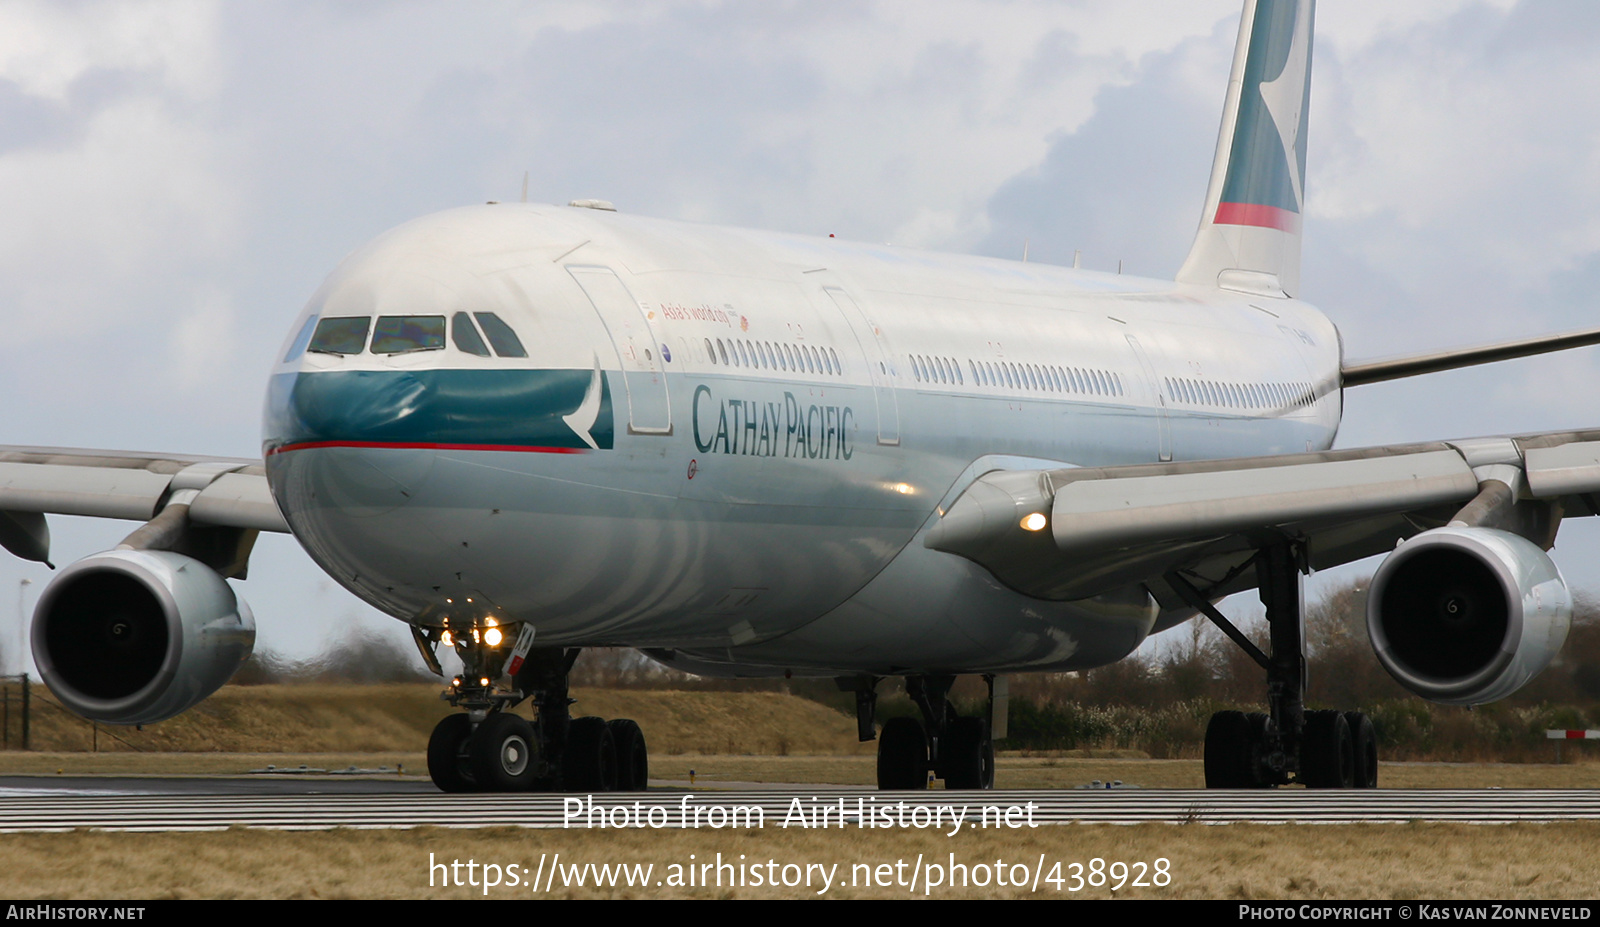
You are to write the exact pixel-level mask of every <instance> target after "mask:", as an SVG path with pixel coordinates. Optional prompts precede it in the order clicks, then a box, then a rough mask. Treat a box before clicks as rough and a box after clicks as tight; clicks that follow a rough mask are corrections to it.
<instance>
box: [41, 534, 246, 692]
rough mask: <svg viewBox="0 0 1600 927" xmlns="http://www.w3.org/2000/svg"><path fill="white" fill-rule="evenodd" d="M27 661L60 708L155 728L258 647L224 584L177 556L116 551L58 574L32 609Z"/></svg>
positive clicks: (212, 573)
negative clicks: (30, 658) (30, 653)
mask: <svg viewBox="0 0 1600 927" xmlns="http://www.w3.org/2000/svg"><path fill="white" fill-rule="evenodd" d="M32 637H33V659H34V662H35V663H36V664H38V667H39V674H40V675H41V676H42V677H44V681H45V684H46V685H48V686H49V687H50V691H51V692H53V693H55V696H56V698H59V699H60V700H61V702H62V704H64V705H66V706H67V707H68V708H70V709H71V710H72V711H74V712H76V713H77V714H79V715H82V716H83V717H85V718H90V719H93V720H95V721H104V722H106V723H109V724H152V723H154V722H157V721H165V720H166V719H168V718H170V717H172V716H173V715H176V714H179V713H180V712H183V711H185V710H187V709H189V708H191V707H193V706H194V705H195V704H197V703H199V702H200V700H201V699H204V698H205V697H206V696H208V695H210V694H211V693H213V692H215V691H217V689H218V688H220V687H221V686H222V684H223V683H225V682H227V681H228V679H229V678H231V677H232V676H233V673H234V671H235V670H237V669H238V668H239V666H240V665H241V664H243V663H244V661H245V660H247V659H249V657H250V651H251V650H252V648H253V647H254V646H255V638H256V628H255V619H254V617H252V615H251V614H250V608H249V606H247V605H246V604H245V603H244V600H243V599H240V598H238V597H236V596H235V595H234V593H233V589H232V588H231V587H230V586H229V585H228V583H227V581H226V580H224V579H223V578H222V577H221V576H219V575H217V573H216V572H215V571H214V570H212V569H210V568H209V567H207V566H206V565H205V564H203V563H201V562H200V561H198V560H195V559H193V558H190V557H185V556H183V555H182V554H175V553H171V552H170V551H153V550H113V551H107V552H105V553H99V554H92V555H90V556H88V557H85V558H84V559H82V560H79V561H78V562H77V563H74V564H73V565H71V566H69V567H67V568H66V569H65V570H62V571H61V575H60V576H58V577H56V579H55V580H54V581H53V582H51V583H50V585H49V586H48V587H46V589H45V590H44V593H43V594H42V595H40V596H39V604H38V607H37V608H35V609H34V613H33V632H32Z"/></svg>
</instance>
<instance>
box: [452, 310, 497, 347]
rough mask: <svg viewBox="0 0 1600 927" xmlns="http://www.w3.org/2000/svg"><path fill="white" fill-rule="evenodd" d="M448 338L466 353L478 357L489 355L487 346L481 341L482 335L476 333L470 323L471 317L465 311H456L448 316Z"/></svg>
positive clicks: (475, 328)
mask: <svg viewBox="0 0 1600 927" xmlns="http://www.w3.org/2000/svg"><path fill="white" fill-rule="evenodd" d="M450 340H451V341H454V342H455V343H456V347H458V348H460V349H461V350H462V351H465V352H466V353H468V354H476V355H477V356H479V357H488V356H489V346H488V345H486V344H484V343H483V337H482V336H481V335H479V334H478V329H477V327H476V326H475V325H473V324H472V317H471V316H469V315H467V314H466V313H465V312H458V313H456V314H455V315H453V316H451V317H450Z"/></svg>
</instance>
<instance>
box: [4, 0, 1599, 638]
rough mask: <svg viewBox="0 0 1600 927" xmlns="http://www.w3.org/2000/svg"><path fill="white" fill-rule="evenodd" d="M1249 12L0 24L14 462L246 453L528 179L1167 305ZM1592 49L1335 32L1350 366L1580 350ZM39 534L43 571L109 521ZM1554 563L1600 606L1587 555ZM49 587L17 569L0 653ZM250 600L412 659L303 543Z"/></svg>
mask: <svg viewBox="0 0 1600 927" xmlns="http://www.w3.org/2000/svg"><path fill="white" fill-rule="evenodd" d="M1238 12H1239V4H1238V3H1237V2H1236V0H1203V2H1197V0H1183V2H1133V0H1114V2H1089V0H1083V2H1054V3H1042V2H1041V3H1029V2H1017V3H982V4H978V3H967V2H927V0H923V2H917V3H909V2H907V3H862V2H850V3H826V2H814V0H813V2H806V3H790V4H784V3H768V2H760V3H757V2H749V3H717V2H710V0H705V2H697V3H672V2H655V3H650V4H639V3H615V4H606V3H597V2H584V3H581V4H578V3H570V2H567V3H549V4H512V3H473V4H458V3H451V4H444V3H421V2H418V3H398V2H396V3H344V4H326V3H266V2H261V3H255V2H227V3H209V2H171V3H159V2H152V3H142V4H131V3H124V2H111V3H93V2H73V3H54V2H52V3H30V2H19V0H4V2H0V318H3V319H5V320H6V323H7V324H6V326H5V332H6V337H5V338H4V339H3V340H0V395H3V396H4V406H3V408H4V411H3V412H0V442H3V443H7V444H29V445H59V446H84V447H111V448H126V449H139V450H156V451H168V452H188V453H205V454H223V455H234V456H249V455H254V454H257V453H259V445H258V441H259V427H260V422H259V408H260V404H261V397H262V393H263V388H264V383H265V377H266V374H267V371H268V368H269V366H270V364H271V362H272V360H273V359H274V355H275V354H276V352H277V351H278V348H279V345H280V343H281V342H282V341H283V339H284V337H285V335H286V333H287V329H288V327H289V325H290V323H291V321H292V319H293V317H294V315H295V313H296V312H297V311H298V310H299V309H300V307H301V306H302V304H303V303H304V302H305V300H306V298H307V297H308V296H309V295H310V294H311V292H312V291H313V290H314V289H315V288H316V287H317V285H318V283H319V282H320V281H321V279H322V278H323V277H324V276H325V275H326V274H327V273H328V272H329V271H331V270H332V269H333V267H334V266H335V265H336V264H337V263H338V262H339V260H340V259H341V258H342V257H343V256H344V255H345V254H346V253H347V252H349V251H350V250H352V249H353V248H355V247H357V246H359V245H360V244H362V243H363V242H365V241H367V240H369V239H371V238H373V237H374V236H376V235H377V234H379V233H380V232H382V231H383V230H385V229H387V228H389V227H391V226H393V225H396V224H398V223H400V222H403V221H405V220H406V219H408V218H411V217H414V216H417V215H421V214H425V213H428V212H432V211H435V210H439V209H444V208H448V207H453V206H458V205H462V204H469V203H477V202H482V201H484V200H491V199H493V200H512V199H515V198H516V197H517V196H518V195H519V192H520V187H521V184H522V178H523V175H524V172H527V174H528V176H529V178H530V179H529V183H528V191H529V198H530V199H532V200H536V201H545V202H566V201H567V200H569V199H573V198H576V197H600V198H604V199H609V200H612V201H614V202H615V203H616V204H617V205H618V207H619V208H620V209H622V210H624V211H627V212H630V213H637V214H644V215H651V216H659V217H665V218H673V219H688V220H694V221H705V222H715V223H721V224H730V225H742V226H750V227H756V228H763V229H776V230H783V231H790V232H799V233H807V234H817V235H826V234H829V233H834V234H837V235H838V236H839V237H841V238H851V239H862V240H869V241H887V242H892V243H894V244H896V245H901V246H908V247H919V248H929V249H935V250H942V251H953V252H969V253H980V254H988V255H996V256H1002V257H1017V256H1020V255H1021V253H1022V248H1023V243H1024V241H1026V242H1027V243H1028V247H1029V251H1030V256H1031V259H1033V260H1042V261H1051V262H1059V263H1069V262H1070V261H1071V258H1072V253H1073V251H1074V250H1075V249H1081V250H1082V251H1083V254H1084V264H1085V266H1087V267H1090V268H1099V269H1108V270H1109V269H1114V268H1115V267H1116V266H1117V262H1118V261H1119V260H1120V261H1122V262H1123V266H1124V268H1125V270H1126V271H1127V272H1128V273H1137V274H1143V275H1148V276H1161V277H1170V276H1171V275H1172V273H1173V272H1174V271H1175V270H1176V268H1177V266H1178V264H1179V263H1180V262H1181V261H1182V258H1183V256H1184V254H1185V252H1186V251H1187V248H1188V245H1189V241H1190V238H1191V236H1192V235H1193V232H1194V228H1195V224H1196V221H1197V220H1198V217H1199V210H1200V204H1201V199H1202V197H1203V195H1204V192H1205V183H1206V179H1207V177H1208V175H1209V171H1210V162H1211V156H1212V152H1213V149H1214V146H1215V143H1216V133H1217V121H1218V118H1219V115H1220V111H1221V105H1222V97H1223V90H1224V87H1225V83H1226V80H1227V72H1228V67H1229V63H1230V59H1231V54H1232V48H1233V42H1234V38H1235V35H1236V30H1237V21H1238ZM1596 47H1600V4H1594V3H1592V2H1580V0H1567V2H1560V0H1540V2H1538V3H1536V4H1534V3H1527V4H1517V3H1510V2H1460V0H1411V2H1407V3H1405V4H1394V3H1390V2H1377V0H1371V2H1365V0H1342V2H1339V3H1328V4H1324V5H1323V6H1322V8H1321V10H1320V11H1319V21H1318V23H1317V44H1316V52H1315V61H1314V81H1313V90H1312V98H1311V99H1312V111H1311V121H1310V126H1311V128H1310V132H1311V137H1310V154H1309V166H1308V175H1309V179H1308V184H1307V186H1308V200H1307V204H1306V219H1305V227H1304V228H1305V270H1304V279H1303V289H1304V293H1303V295H1304V296H1305V298H1307V299H1308V300H1310V301H1311V302H1313V303H1315V304H1316V305H1318V306H1320V307H1321V308H1322V309H1323V310H1324V311H1326V312H1327V313H1328V315H1329V316H1330V317H1331V318H1332V319H1333V320H1334V322H1335V323H1336V324H1338V325H1339V327H1340V329H1341V330H1342V331H1343V333H1344V338H1345V344H1346V348H1347V353H1348V356H1350V357H1352V358H1361V357H1371V356H1377V355H1385V354H1390V353H1401V352H1407V351H1417V350H1426V349H1430V348H1436V347H1444V346H1450V345H1459V344H1467V343H1475V342H1482V341H1493V340H1498V339H1507V338H1515V337H1520V336H1524V335H1530V334H1536V333H1541V332H1547V331H1557V330H1563V329H1569V328H1578V327H1583V326H1589V325H1594V324H1600V312H1597V311H1596V309H1595V299H1594V296H1593V294H1594V292H1595V290H1596V289H1597V285H1600V256H1597V251H1600V99H1597V97H1600V56H1596V55H1594V53H1593V50H1594V49H1595V48H1596ZM1597 387H1600V350H1593V349H1592V350H1588V351H1578V352H1572V353H1570V354H1567V355H1563V356H1559V357H1553V358H1546V359H1534V360H1525V361H1518V362H1513V363H1509V364H1502V365H1496V366H1492V367H1485V368H1479V369H1477V370H1474V371H1462V372H1455V373H1447V374H1440V375H1436V376H1432V377H1424V378H1419V379H1416V380H1411V381H1404V382H1401V383H1394V384H1380V385H1374V386H1368V387H1362V388H1359V389H1354V390H1351V391H1350V392H1349V393H1347V415H1346V419H1345V427H1344V430H1343V432H1342V435H1341V438H1340V443H1341V444H1342V445H1345V446H1354V445H1360V444H1373V443H1389V442H1398V441H1412V440H1422V439H1427V438H1442V437H1458V436H1466V435H1474V434H1494V433H1505V432H1518V431H1532V430H1548V429H1556V428H1567V427H1579V426H1585V425H1595V424H1600V409H1597V408H1596V405H1597V402H1596V399H1595V396H1596V393H1597ZM53 526H54V531H55V534H56V550H55V558H56V560H57V561H58V562H70V561H72V560H74V559H77V558H78V557H81V556H83V555H85V554H88V553H91V552H93V551H95V550H99V549H104V548H106V547H109V546H111V545H113V544H114V543H115V542H116V541H117V540H119V539H120V538H121V537H122V536H123V535H124V534H126V533H127V531H129V530H131V528H132V527H133V526H132V525H128V524H125V523H93V522H89V521H86V520H76V519H65V518H59V519H55V520H54V521H53ZM1563 537H1564V538H1566V540H1565V541H1564V543H1563V544H1562V545H1560V546H1559V547H1558V550H1557V556H1558V560H1559V561H1560V562H1561V564H1562V566H1563V568H1564V570H1565V571H1566V574H1567V576H1568V577H1569V579H1570V580H1571V581H1572V582H1573V584H1574V585H1576V586H1578V587H1580V588H1590V589H1594V588H1600V553H1597V552H1600V543H1597V542H1596V540H1595V539H1596V538H1597V537H1600V534H1597V532H1596V530H1595V527H1594V526H1591V525H1587V524H1584V523H1569V525H1568V526H1567V527H1566V528H1565V529H1564V535H1563ZM1368 569H1370V566H1369V567H1368ZM48 575H49V574H48V572H47V571H46V570H44V569H43V568H42V567H38V566H36V565H32V564H23V563H20V562H18V561H16V560H15V559H13V558H9V557H6V556H3V555H0V622H6V623H8V624H7V625H3V626H5V627H9V631H8V632H7V633H5V634H0V650H3V649H5V648H6V646H7V645H9V644H13V642H14V641H16V640H17V638H18V630H17V625H16V611H15V610H16V608H17V601H18V599H19V597H22V598H25V599H26V604H27V607H28V608H29V609H31V603H32V599H33V597H34V596H35V595H36V594H37V592H38V590H39V588H40V587H41V586H40V584H42V583H43V582H45V581H47V580H48ZM24 578H26V579H29V580H31V581H32V582H33V585H31V586H28V587H22V586H21V585H20V580H22V579H24ZM240 588H241V591H242V593H243V595H244V596H245V597H246V598H247V599H249V600H250V602H251V603H252V605H253V606H254V608H255V611H256V615H257V622H258V626H259V628H260V644H261V645H262V646H264V647H266V648H270V649H273V650H278V651H285V652H289V653H292V654H296V655H302V656H303V655H307V654H311V653H314V652H316V651H318V650H319V649H321V648H322V647H324V646H325V645H326V644H327V643H328V642H329V640H330V639H336V638H337V636H338V635H339V634H340V633H342V632H341V631H340V630H339V629H340V628H342V627H348V626H351V625H353V624H370V625H371V626H374V627H381V628H384V629H386V631H387V633H389V634H391V635H393V636H396V637H398V638H399V639H402V640H403V639H404V634H403V628H402V627H401V626H400V624H399V623H398V622H394V621H391V620H387V619H381V618H379V617H378V616H376V615H375V613H372V612H371V611H370V610H368V609H366V608H365V606H362V605H361V604H360V603H358V602H357V601H356V600H354V599H353V598H352V597H350V596H349V595H347V594H346V593H344V592H343V591H341V590H339V589H338V588H337V587H335V586H333V584H332V583H331V582H329V581H328V580H326V579H325V578H323V577H322V576H321V574H320V573H319V572H318V571H317V570H316V569H315V568H314V567H313V566H312V565H311V564H310V562H309V560H307V559H306V558H305V557H304V556H303V555H302V554H301V553H300V552H299V550H298V548H297V547H296V546H295V545H294V543H293V542H292V541H291V540H289V539H287V538H282V537H267V538H263V539H262V542H261V544H260V545H259V546H258V549H257V556H256V558H255V560H254V561H253V563H252V578H251V579H250V580H248V581H246V582H244V583H242V584H241V587H240ZM7 590H10V591H7ZM13 665H14V664H13Z"/></svg>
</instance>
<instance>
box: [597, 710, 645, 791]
mask: <svg viewBox="0 0 1600 927" xmlns="http://www.w3.org/2000/svg"><path fill="white" fill-rule="evenodd" d="M606 728H607V729H608V730H609V731H610V732H611V744H612V747H613V748H614V749H615V750H616V754H617V791H619V792H643V791H644V790H645V789H646V787H648V785H649V782H650V754H649V751H648V750H647V749H646V748H645V745H644V732H643V731H641V730H639V725H638V724H637V723H636V722H633V721H630V720H628V719H627V718H619V719H617V720H615V721H607V722H606Z"/></svg>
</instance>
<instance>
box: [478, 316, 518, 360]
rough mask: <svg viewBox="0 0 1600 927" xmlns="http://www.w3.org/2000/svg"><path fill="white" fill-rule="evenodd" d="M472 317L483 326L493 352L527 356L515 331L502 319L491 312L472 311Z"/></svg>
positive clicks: (502, 355)
mask: <svg viewBox="0 0 1600 927" xmlns="http://www.w3.org/2000/svg"><path fill="white" fill-rule="evenodd" d="M472 317H473V318H475V319H477V320H478V324H479V325H481V326H483V333H484V335H486V336H488V338H489V343H490V344H491V345H493V346H494V353H496V354H498V355H500V356H501V357H527V356H528V352H527V350H526V349H524V348H523V347H522V340H521V339H520V338H518V337H517V333H516V332H514V331H512V330H511V326H509V325H507V324H506V323H505V321H504V320H503V319H501V318H500V317H499V316H497V315H495V314H494V313H493V312H474V313H473V314H472Z"/></svg>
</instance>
